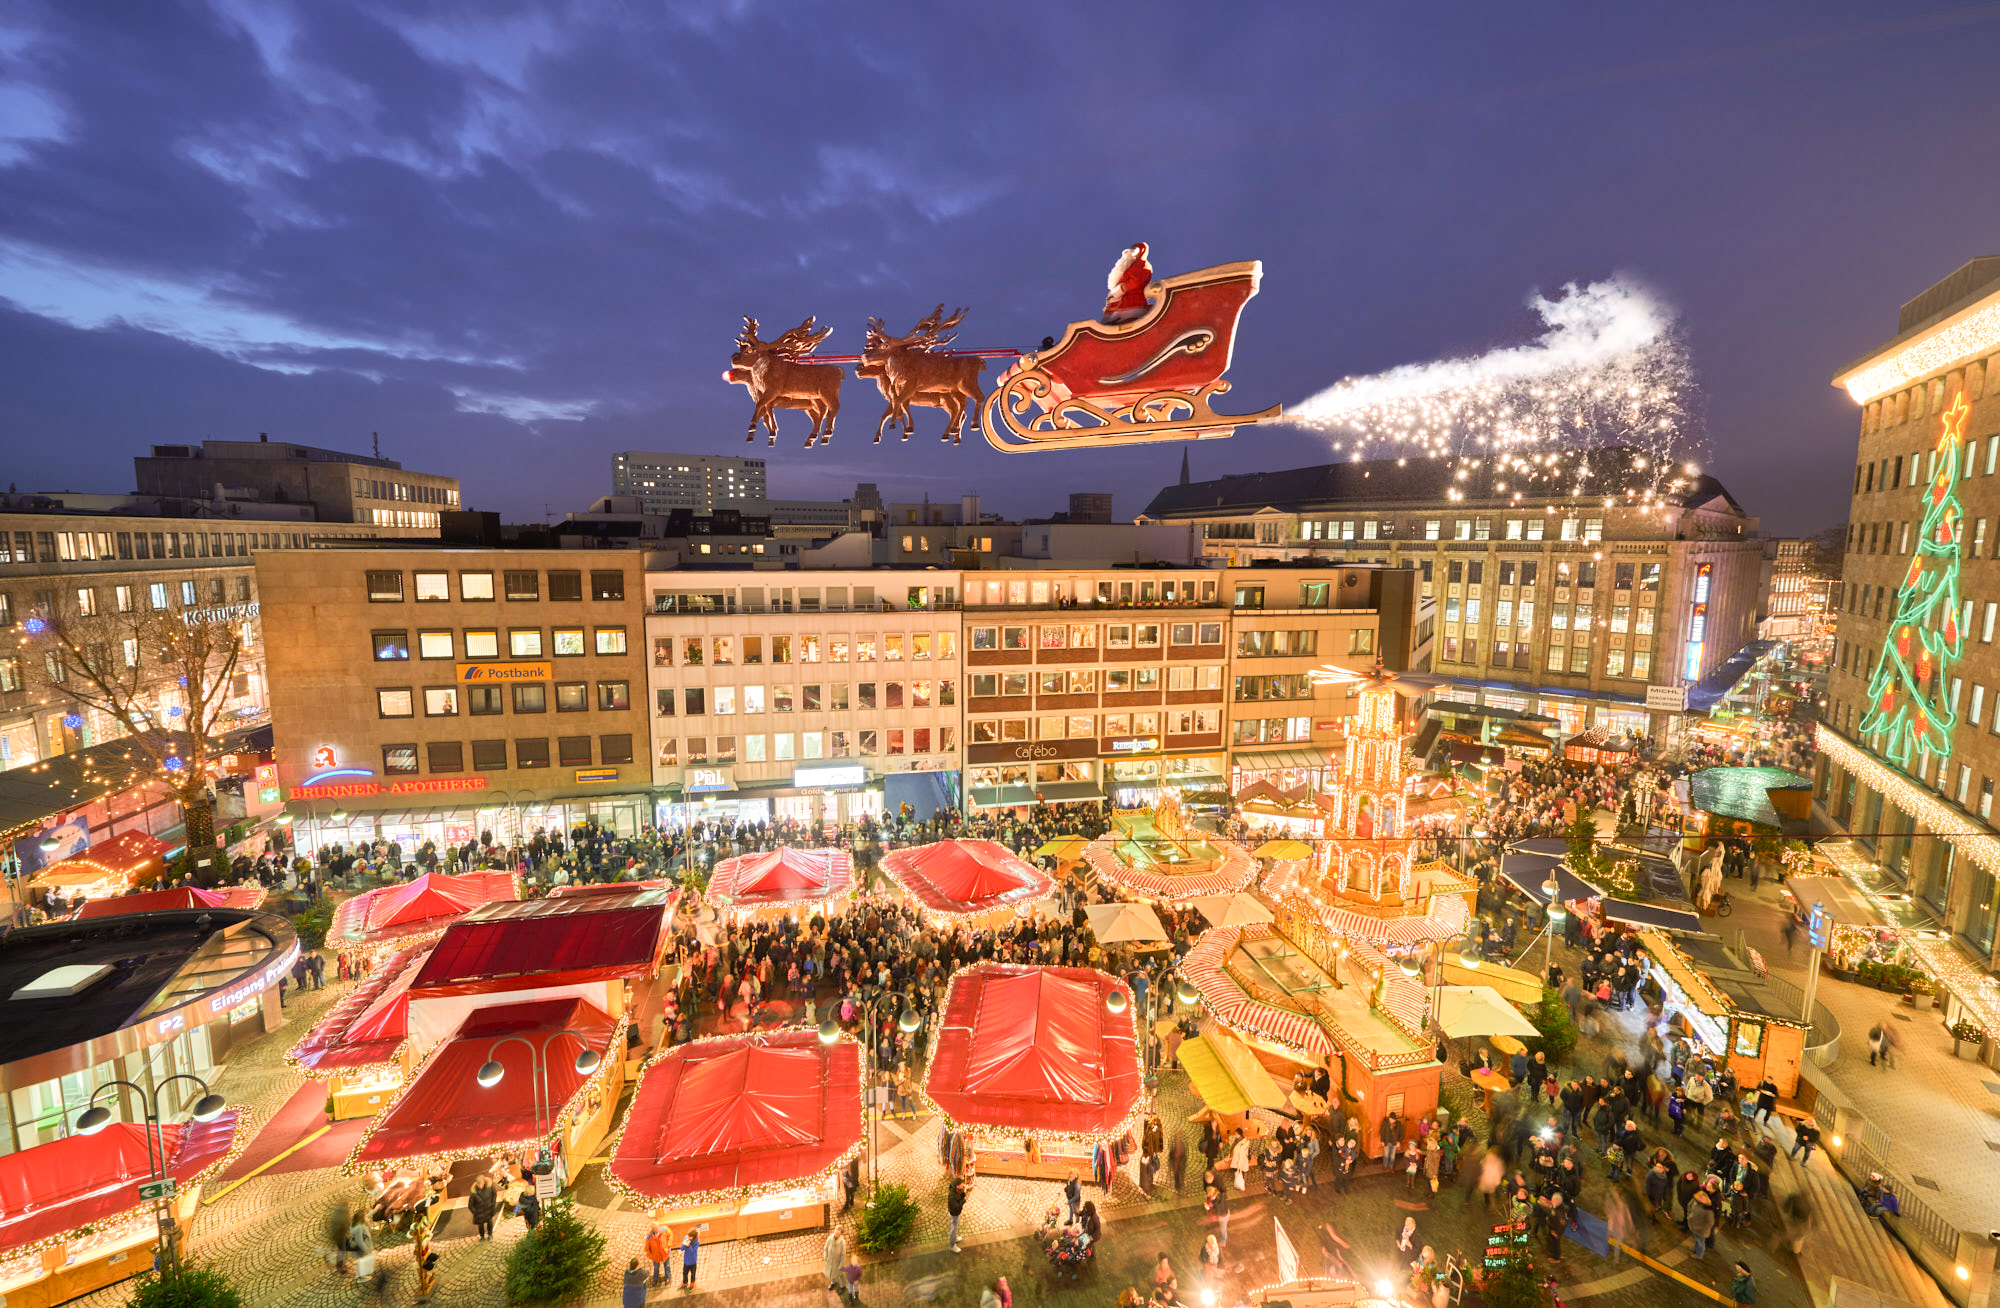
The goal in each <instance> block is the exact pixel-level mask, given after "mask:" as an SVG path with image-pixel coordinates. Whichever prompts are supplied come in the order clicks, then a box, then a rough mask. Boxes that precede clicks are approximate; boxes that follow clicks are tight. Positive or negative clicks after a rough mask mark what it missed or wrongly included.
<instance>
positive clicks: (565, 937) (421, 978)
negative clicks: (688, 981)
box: [411, 890, 672, 996]
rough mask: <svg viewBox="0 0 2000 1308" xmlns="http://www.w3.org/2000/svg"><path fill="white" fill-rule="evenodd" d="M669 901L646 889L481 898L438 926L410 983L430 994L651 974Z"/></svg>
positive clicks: (662, 938)
mask: <svg viewBox="0 0 2000 1308" xmlns="http://www.w3.org/2000/svg"><path fill="white" fill-rule="evenodd" d="M671 903H672V898H671V897H670V896H669V895H668V894H667V892H665V891H662V890H648V891H642V892H640V893H638V894H632V895H572V896H568V897H566V898H563V899H513V900H502V901H500V902H498V903H493V904H482V905H480V906H479V907H478V908H475V909H473V910H472V911H471V912H469V913H467V914H466V915H465V916H464V917H461V918H459V919H458V920H457V921H456V922H453V923H452V924H451V925H450V926H448V927H446V928H445V929H444V934H443V935H442V936H440V937H439V938H438V942H437V947H436V948H435V949H433V950H431V951H430V955H429V957H427V958H426V959H425V960H424V964H423V967H422V968H421V969H420V970H419V971H418V973H417V976H416V979H415V980H414V981H413V982H412V983H411V987H412V988H413V989H415V990H418V991H422V992H423V993H424V995H425V996H435V995H439V994H472V993H475V992H478V991H482V990H494V989H505V990H518V989H521V988H523V987H524V986H527V985H537V986H552V985H575V984H578V983H581V982H586V981H610V980H616V979H619V978H626V977H643V976H651V975H652V974H653V973H654V972H655V971H657V970H658V969H659V965H660V953H661V951H662V950H664V949H665V948H666V925H667V909H668V907H669V906H670V905H671Z"/></svg>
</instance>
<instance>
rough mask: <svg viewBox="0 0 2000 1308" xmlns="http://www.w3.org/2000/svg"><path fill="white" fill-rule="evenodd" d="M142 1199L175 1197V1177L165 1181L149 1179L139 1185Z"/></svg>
mask: <svg viewBox="0 0 2000 1308" xmlns="http://www.w3.org/2000/svg"><path fill="white" fill-rule="evenodd" d="M139 1197H140V1198H141V1199H171V1198H173V1197H174V1182H173V1178H171V1177H169V1178H168V1179H166V1180H164V1181H148V1182H146V1183H145V1184H144V1185H142V1186H140V1187H139Z"/></svg>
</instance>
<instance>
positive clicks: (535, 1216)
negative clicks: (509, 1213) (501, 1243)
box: [514, 1190, 542, 1231]
mask: <svg viewBox="0 0 2000 1308" xmlns="http://www.w3.org/2000/svg"><path fill="white" fill-rule="evenodd" d="M514 1211H515V1212H517V1213H519V1214H521V1220H522V1221H524V1222H526V1223H527V1224H528V1229H529V1230H530V1231H532V1230H534V1229H535V1228H536V1227H537V1226H539V1225H541V1222H542V1200H541V1196H539V1195H537V1194H536V1193H535V1192H534V1191H533V1190H528V1191H525V1192H524V1193H523V1194H522V1195H521V1200H520V1202H519V1203H517V1204H516V1205H515V1206H514Z"/></svg>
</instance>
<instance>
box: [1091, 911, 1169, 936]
mask: <svg viewBox="0 0 2000 1308" xmlns="http://www.w3.org/2000/svg"><path fill="white" fill-rule="evenodd" d="M1083 911H1084V914H1085V915H1086V916H1088V917H1089V918H1090V929H1091V930H1092V931H1093V932H1095V933H1096V935H1097V942H1098V943H1099V944H1101V945H1117V944H1124V943H1126V942H1128V941H1136V940H1154V941H1158V940H1165V939H1166V938H1167V929H1166V928H1165V927H1163V926H1161V925H1160V916H1159V914H1157V913H1155V912H1154V911H1153V910H1152V909H1150V908H1148V907H1147V906H1146V905H1144V904H1125V903H1118V904H1092V905H1090V906H1089V907H1088V908H1086V909H1084V910H1083Z"/></svg>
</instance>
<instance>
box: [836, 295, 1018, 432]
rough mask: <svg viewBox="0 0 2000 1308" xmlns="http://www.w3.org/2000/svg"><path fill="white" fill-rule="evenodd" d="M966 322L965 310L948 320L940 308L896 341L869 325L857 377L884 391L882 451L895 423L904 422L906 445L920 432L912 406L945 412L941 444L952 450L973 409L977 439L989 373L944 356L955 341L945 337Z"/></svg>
mask: <svg viewBox="0 0 2000 1308" xmlns="http://www.w3.org/2000/svg"><path fill="white" fill-rule="evenodd" d="M964 317H965V310H963V309H960V310H959V311H958V312H957V313H954V314H952V315H951V317H949V318H947V317H945V316H944V306H943V305H942V304H940V305H939V306H938V307H937V308H936V309H933V310H932V311H931V312H930V314H929V315H928V316H926V317H925V318H924V320H923V321H922V322H919V323H918V324H917V325H916V329H915V330H913V331H912V332H911V333H910V334H909V335H908V336H891V335H889V334H888V333H887V332H886V331H884V330H883V328H882V320H881V319H880V318H870V319H869V320H868V338H867V342H866V344H865V345H864V346H863V347H862V350H861V365H860V366H859V367H857V368H856V369H855V370H854V373H855V376H857V377H873V378H874V379H875V384H876V385H877V386H878V387H880V388H881V390H882V398H883V399H885V400H887V401H888V402H889V408H888V410H887V411H886V412H884V413H883V415H882V421H880V422H878V423H876V424H875V443H876V444H877V445H880V444H881V443H882V432H883V431H884V430H885V429H886V428H887V427H888V425H889V423H890V421H891V420H892V419H896V418H901V419H902V422H903V439H904V440H908V439H910V436H911V435H912V434H913V433H914V431H915V424H914V423H913V422H912V421H911V419H910V406H911V405H912V404H918V405H922V406H924V407H926V408H932V409H943V410H944V411H945V412H946V414H948V415H949V417H950V421H949V422H948V423H947V424H946V426H945V433H944V435H943V436H942V437H941V438H940V439H942V440H945V441H949V442H950V443H951V444H953V445H956V444H958V443H959V433H960V432H961V431H962V430H963V429H964V426H965V413H966V410H967V408H968V407H969V408H970V409H971V410H972V430H973V433H974V434H975V435H977V434H978V431H979V406H980V405H981V404H984V403H985V402H986V393H985V392H984V391H982V390H981V389H980V388H979V373H980V371H981V370H982V369H983V368H985V367H986V360H984V359H978V358H973V357H971V356H969V355H951V354H945V353H943V352H942V351H943V350H944V348H945V347H946V346H948V345H950V344H951V343H952V341H953V340H955V339H956V337H954V336H948V335H945V333H947V332H950V331H951V330H952V329H953V328H955V327H957V326H958V324H959V322H960V320H961V319H963V318H964Z"/></svg>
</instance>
